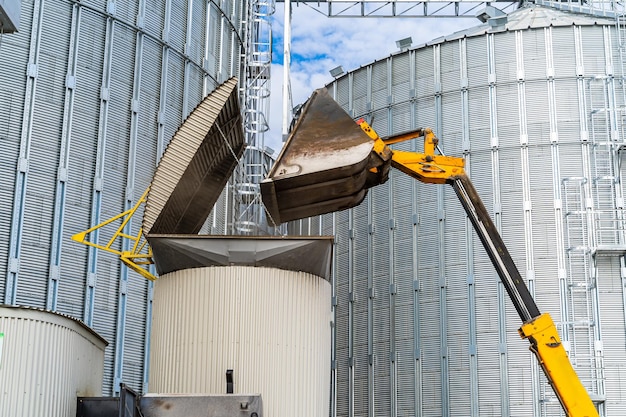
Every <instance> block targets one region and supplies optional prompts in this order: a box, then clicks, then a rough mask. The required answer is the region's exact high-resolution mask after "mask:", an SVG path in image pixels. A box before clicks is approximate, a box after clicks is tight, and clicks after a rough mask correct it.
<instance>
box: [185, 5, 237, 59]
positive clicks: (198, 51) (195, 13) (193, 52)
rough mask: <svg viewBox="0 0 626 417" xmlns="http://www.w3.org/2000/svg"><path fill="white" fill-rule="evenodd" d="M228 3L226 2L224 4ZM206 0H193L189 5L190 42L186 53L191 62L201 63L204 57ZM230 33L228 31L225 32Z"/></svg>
mask: <svg viewBox="0 0 626 417" xmlns="http://www.w3.org/2000/svg"><path fill="white" fill-rule="evenodd" d="M226 5H228V4H227V3H226V4H225V6H226ZM207 7H208V4H207V2H204V1H195V2H193V3H192V5H191V9H192V12H191V22H188V24H190V25H191V44H190V45H189V46H188V47H187V51H186V54H187V56H189V57H190V58H191V60H192V62H196V63H201V62H202V58H204V36H205V33H206V8H207ZM227 33H228V34H229V35H230V31H229V32H227Z"/></svg>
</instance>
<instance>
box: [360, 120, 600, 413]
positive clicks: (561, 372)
mask: <svg viewBox="0 0 626 417" xmlns="http://www.w3.org/2000/svg"><path fill="white" fill-rule="evenodd" d="M357 123H358V124H359V126H361V129H363V131H364V132H365V133H366V134H367V135H368V136H369V137H370V138H371V139H372V140H373V141H374V142H375V144H374V150H375V151H376V152H377V153H380V154H382V153H383V152H388V148H387V145H388V144H392V143H397V142H401V141H403V140H409V139H412V138H415V137H419V136H423V137H424V153H423V154H421V153H415V152H404V151H391V153H392V156H391V166H393V167H395V168H397V169H399V170H400V171H402V172H404V173H405V174H407V175H410V176H411V177H413V178H416V179H418V180H419V181H422V182H425V183H434V184H443V183H449V184H451V185H452V186H453V187H454V189H455V191H456V193H457V196H458V197H459V200H460V201H461V203H462V204H463V207H464V208H465V211H466V212H467V214H468V216H469V218H470V220H471V221H472V224H473V225H474V228H475V230H476V232H477V233H478V235H479V237H480V239H481V241H482V243H483V246H484V247H485V250H486V251H487V254H488V255H489V257H490V258H491V261H492V262H493V264H494V266H495V268H496V270H497V272H498V275H499V276H500V279H501V280H502V283H503V284H504V287H505V288H506V290H507V292H508V294H509V296H510V298H511V300H512V301H513V304H514V305H515V308H516V310H517V312H518V314H519V315H520V318H521V319H522V321H523V324H522V327H521V328H520V329H519V334H520V336H521V337H522V338H523V339H528V341H529V342H530V351H531V352H533V353H534V354H535V356H536V357H537V360H538V361H539V364H540V365H541V368H542V369H543V371H544V373H545V375H546V378H547V379H548V381H549V383H550V385H551V386H552V388H553V389H554V392H555V394H556V395H557V397H558V399H559V401H560V403H561V406H562V407H563V410H565V412H566V413H567V415H568V416H570V417H591V416H598V412H597V410H596V408H595V406H594V405H593V402H592V401H591V398H590V397H589V394H588V393H587V390H586V389H585V387H584V386H583V384H582V383H581V382H580V380H579V379H578V376H577V375H576V371H575V370H574V368H573V367H572V364H571V363H570V361H569V358H568V357H567V352H566V351H565V348H564V347H563V344H562V343H561V339H560V338H559V333H558V331H557V328H556V326H555V325H554V322H553V321H552V318H551V317H550V315H549V314H548V313H543V314H541V313H540V312H539V309H538V308H537V305H536V304H535V301H534V300H533V298H532V296H531V294H530V292H529V291H528V288H527V287H526V284H525V283H524V280H523V279H522V277H521V275H520V273H519V271H518V270H517V267H516V266H515V264H514V263H513V260H512V258H511V256H510V254H509V252H508V249H507V248H506V246H505V245H504V242H503V241H502V238H501V237H500V234H499V233H498V231H497V229H496V227H495V225H494V224H493V222H492V220H491V217H490V216H489V214H488V212H487V210H486V209H485V207H484V205H483V203H482V201H481V199H480V197H479V196H478V193H476V190H475V189H474V186H473V185H472V183H471V181H470V179H469V178H468V177H467V175H466V174H465V171H464V160H463V158H455V157H448V156H443V155H436V154H435V149H436V147H437V143H438V139H437V138H436V137H435V135H434V133H433V132H432V130H431V129H420V130H418V131H416V132H413V133H411V134H404V135H401V136H395V137H391V138H388V139H382V138H380V137H378V135H377V134H376V132H375V131H374V130H373V129H372V128H371V127H370V126H369V125H368V124H367V123H366V122H365V121H363V120H359V121H358V122H357Z"/></svg>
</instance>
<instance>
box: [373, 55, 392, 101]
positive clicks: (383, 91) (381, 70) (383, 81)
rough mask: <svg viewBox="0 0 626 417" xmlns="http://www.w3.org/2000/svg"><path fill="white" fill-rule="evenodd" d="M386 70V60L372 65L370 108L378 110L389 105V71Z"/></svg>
mask: <svg viewBox="0 0 626 417" xmlns="http://www.w3.org/2000/svg"><path fill="white" fill-rule="evenodd" d="M387 68H388V67H387V60H386V59H383V60H382V61H378V62H375V63H374V64H372V107H373V108H374V109H380V108H383V107H385V105H386V104H389V101H388V98H389V89H388V88H387V82H388V80H389V71H388V70H387Z"/></svg>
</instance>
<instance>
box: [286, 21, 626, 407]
mask: <svg viewBox="0 0 626 417" xmlns="http://www.w3.org/2000/svg"><path fill="white" fill-rule="evenodd" d="M618 48H619V42H618V34H617V33H616V31H615V28H614V26H613V25H612V23H611V24H610V23H607V24H606V25H600V24H592V22H590V23H589V24H584V25H576V24H575V25H569V26H555V27H534V28H524V30H508V31H495V32H494V33H485V32H484V31H483V32H482V33H481V34H480V35H475V36H468V37H457V38H454V39H453V40H448V41H444V42H441V43H436V44H433V45H428V46H424V47H420V48H418V49H415V50H410V51H407V52H404V53H398V54H395V55H392V56H391V57H388V58H386V59H382V60H380V61H377V62H374V63H372V64H370V65H366V66H364V67H362V68H359V69H358V70H355V71H353V72H351V73H348V74H346V75H345V76H343V77H341V78H339V79H337V80H336V81H334V82H333V83H332V84H330V85H328V86H327V87H328V88H329V90H330V91H331V94H332V95H333V96H334V97H335V99H336V100H337V101H338V103H339V104H340V105H342V106H343V107H344V109H346V110H347V111H348V112H350V113H351V115H352V116H354V117H355V118H358V117H362V116H365V117H367V116H372V117H373V127H374V128H375V129H376V130H377V132H378V133H379V134H380V135H381V136H384V135H388V134H390V133H400V132H403V131H406V130H407V129H411V128H413V129H415V128H419V127H425V126H429V127H432V128H433V129H434V130H435V132H436V134H437V135H438V136H439V138H440V143H439V146H440V147H441V148H442V150H443V151H444V152H445V153H446V154H448V155H454V156H464V157H465V158H466V162H467V170H468V171H469V173H470V176H471V178H472V181H473V182H474V184H475V186H476V188H477V190H478V191H479V193H480V195H481V197H482V199H483V201H484V203H485V205H486V207H487V209H488V210H489V212H490V213H491V215H492V217H493V219H494V221H495V223H496V225H497V226H498V227H499V229H500V231H501V233H502V235H503V238H504V241H505V242H506V244H507V245H508V247H509V249H510V251H511V253H512V256H513V258H514V260H515V262H516V263H517V265H518V268H519V269H520V271H522V275H523V276H525V278H526V279H527V283H528V286H529V287H530V290H531V292H533V293H534V294H535V296H536V300H537V303H538V305H539V308H540V309H541V310H542V311H548V312H550V313H551V314H552V315H553V317H554V318H555V320H556V321H557V324H558V326H559V330H560V332H561V335H562V338H563V341H564V344H565V346H566V348H567V349H568V351H569V354H570V357H571V358H572V362H573V363H574V365H575V367H576V368H577V370H578V372H579V374H580V376H581V378H582V379H583V382H584V384H585V385H586V387H587V388H588V390H589V392H591V393H592V395H593V396H594V398H599V399H603V400H604V401H601V402H600V403H599V409H600V413H601V415H607V416H619V415H622V414H623V410H624V409H626V395H624V392H623V391H620V387H621V386H623V384H624V383H625V382H626V379H624V376H623V374H624V373H623V369H624V363H626V362H625V361H626V350H625V349H624V346H625V342H626V341H625V339H624V334H625V328H626V326H625V323H626V309H625V299H626V294H625V290H624V284H626V273H625V272H624V271H626V269H624V266H625V263H624V259H623V254H624V250H625V249H626V247H625V246H624V243H625V240H624V222H623V220H622V219H624V218H625V217H624V215H625V214H626V213H624V202H623V197H622V195H623V189H622V188H623V185H622V171H621V166H622V164H621V161H622V158H623V157H622V153H621V152H620V151H619V150H621V149H622V147H623V146H624V144H626V137H624V136H623V120H624V119H623V116H624V110H623V108H624V94H623V90H622V88H623V86H622V85H621V84H620V83H619V82H618V78H619V77H622V76H623V68H624V64H623V63H622V61H621V58H620V54H619V49H618ZM398 148H401V149H405V150H418V151H419V150H420V149H422V144H421V143H405V144H401V145H398ZM309 223H310V220H306V221H300V222H294V223H293V224H290V232H293V233H294V234H298V233H304V234H306V233H307V232H308V230H309V229H308V228H307V226H306V225H307V224H309ZM311 233H317V229H314V230H312V231H311ZM321 233H322V234H329V235H335V236H336V239H337V245H336V255H335V256H336V258H335V261H336V265H335V279H334V284H333V295H334V297H335V300H336V306H335V321H336V331H335V333H334V336H333V337H334V340H335V346H334V349H333V364H334V367H333V372H334V379H333V381H334V383H335V385H334V388H333V390H334V392H335V394H334V396H333V404H334V405H333V407H331V409H332V410H333V415H337V416H373V415H384V416H404V415H416V416H442V415H443V416H458V415H464V416H492V415H493V416H519V415H534V416H540V415H562V414H561V413H562V411H560V407H559V404H558V402H557V401H556V399H555V397H554V394H553V393H552V392H551V390H550V388H549V387H547V386H546V383H545V378H544V377H543V375H542V374H541V372H540V370H539V369H538V367H537V365H536V363H535V359H534V358H533V357H531V354H530V353H529V352H528V344H527V342H525V341H522V340H520V338H519V336H518V335H517V331H516V330H517V328H518V327H519V325H520V321H519V318H518V316H517V314H516V313H515V310H514V309H513V308H512V305H511V303H510V302H509V300H508V297H507V296H506V294H505V292H504V291H503V288H502V285H501V284H500V283H499V281H498V277H497V275H496V273H495V271H494V269H493V267H492V265H491V263H490V261H489V259H488V258H487V256H486V254H485V252H484V250H483V248H482V246H481V244H480V242H479V241H478V239H477V238H476V236H475V234H474V233H473V230H472V228H471V225H470V224H469V222H468V221H467V220H466V216H465V214H464V211H463V209H462V207H461V205H460V204H459V203H458V201H457V199H456V196H455V195H454V192H453V190H452V189H451V188H450V187H447V186H436V185H428V184H422V183H418V182H416V181H414V180H412V179H410V178H408V177H406V176H404V175H403V174H401V173H400V172H397V171H396V172H392V173H391V178H390V180H389V181H388V182H387V184H385V185H383V186H379V187H377V188H375V189H372V190H370V191H369V194H368V197H367V198H366V201H365V202H364V203H363V204H362V205H361V206H359V207H356V208H353V209H351V210H348V211H345V212H339V213H335V214H331V215H326V216H323V217H322V227H321Z"/></svg>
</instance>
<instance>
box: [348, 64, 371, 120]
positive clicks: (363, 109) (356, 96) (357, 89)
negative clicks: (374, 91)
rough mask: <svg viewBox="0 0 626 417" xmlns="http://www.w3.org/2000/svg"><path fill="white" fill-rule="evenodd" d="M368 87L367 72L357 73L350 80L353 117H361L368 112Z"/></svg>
mask: <svg viewBox="0 0 626 417" xmlns="http://www.w3.org/2000/svg"><path fill="white" fill-rule="evenodd" d="M368 87H369V83H368V79H367V71H359V72H357V73H355V74H354V75H353V78H352V108H353V109H354V113H355V114H354V115H355V116H358V115H362V114H365V113H367V112H368V111H369V108H368V103H369V101H368V97H367V90H368Z"/></svg>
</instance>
